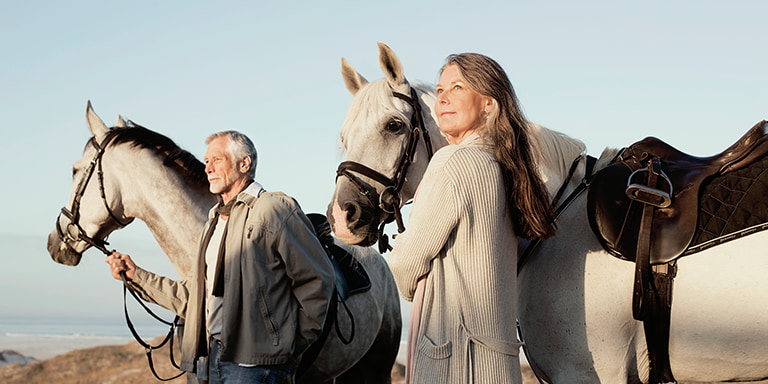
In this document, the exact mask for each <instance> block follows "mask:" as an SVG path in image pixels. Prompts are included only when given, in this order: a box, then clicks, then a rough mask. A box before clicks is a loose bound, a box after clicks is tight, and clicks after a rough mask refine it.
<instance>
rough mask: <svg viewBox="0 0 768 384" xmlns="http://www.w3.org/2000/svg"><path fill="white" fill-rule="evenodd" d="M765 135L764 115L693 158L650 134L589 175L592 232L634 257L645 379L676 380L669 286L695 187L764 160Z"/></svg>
mask: <svg viewBox="0 0 768 384" xmlns="http://www.w3.org/2000/svg"><path fill="white" fill-rule="evenodd" d="M766 133H768V123H767V122H766V121H765V120H764V121H761V122H759V123H757V124H756V125H755V126H754V127H752V129H750V130H749V131H747V133H746V134H745V135H744V136H743V137H742V138H741V139H739V140H738V141H737V142H736V143H734V144H733V145H731V146H730V147H729V148H728V149H726V150H725V151H723V152H721V153H720V154H717V155H715V156H710V157H696V156H691V155H688V154H685V153H683V152H681V151H679V150H677V149H675V148H673V147H672V146H670V145H669V144H667V143H665V142H663V141H661V140H659V139H657V138H655V137H648V138H646V139H644V140H641V141H639V142H637V143H634V144H632V145H631V146H629V147H628V148H625V149H624V150H623V151H622V152H621V153H620V154H619V156H618V157H617V158H616V160H615V161H614V162H613V163H612V164H611V165H609V166H607V167H605V168H604V169H602V170H601V171H599V172H598V173H597V174H596V175H594V176H593V178H592V183H591V184H590V187H589V192H588V195H587V215H588V218H589V224H590V226H591V227H592V231H593V232H594V233H595V235H596V236H597V238H598V239H599V240H600V243H601V244H602V245H603V247H604V248H605V249H606V250H608V251H609V252H610V253H611V254H613V255H615V256H617V257H619V258H621V259H625V260H629V261H632V262H634V263H635V277H634V288H633V296H632V314H633V316H634V318H635V319H637V320H640V321H642V322H643V329H644V331H645V339H646V343H647V346H648V360H649V366H650V375H649V383H666V382H674V381H675V379H674V376H673V375H672V370H671V365H670V362H669V325H670V315H671V308H672V286H673V282H674V278H675V275H676V274H677V265H676V260H677V258H679V257H681V256H682V255H683V254H684V253H685V252H686V250H687V249H688V248H689V246H690V245H691V242H692V240H693V238H694V234H695V233H696V232H697V226H698V225H697V222H698V220H699V205H700V202H699V200H700V191H701V190H702V189H703V186H705V185H706V184H707V183H708V182H709V181H710V180H712V179H713V178H715V177H720V176H723V175H726V174H728V173H731V172H734V171H738V170H741V169H743V168H745V167H747V166H748V165H750V164H752V163H755V162H756V161H758V160H760V159H763V158H764V157H765V156H766V154H768V136H767V135H766Z"/></svg>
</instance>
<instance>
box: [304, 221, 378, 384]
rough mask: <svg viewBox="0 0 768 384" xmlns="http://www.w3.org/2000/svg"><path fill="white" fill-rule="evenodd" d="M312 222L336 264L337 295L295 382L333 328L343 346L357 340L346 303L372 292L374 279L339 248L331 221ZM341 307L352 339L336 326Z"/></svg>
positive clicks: (305, 354)
mask: <svg viewBox="0 0 768 384" xmlns="http://www.w3.org/2000/svg"><path fill="white" fill-rule="evenodd" d="M307 217H308V218H309V221H310V222H312V227H313V229H314V230H315V236H317V239H318V240H319V241H320V244H322V245H323V248H325V252H326V253H327V254H328V258H329V259H330V260H331V264H333V269H334V272H335V275H336V289H335V292H334V295H335V296H336V299H335V300H331V303H330V305H329V306H328V313H327V314H326V316H325V322H324V323H323V330H322V332H321V333H320V337H319V338H318V339H317V340H316V341H315V342H314V343H312V345H310V346H309V348H308V349H307V350H306V351H305V352H304V354H303V355H302V356H301V361H300V362H299V366H298V367H296V378H300V377H302V376H303V375H304V374H305V373H306V372H307V370H308V369H309V367H310V366H311V365H312V364H313V363H314V362H315V360H316V359H317V357H318V355H319V354H320V350H321V349H323V346H324V345H325V342H326V341H327V340H328V335H329V334H330V333H331V328H332V327H333V326H334V324H335V327H336V335H337V337H338V338H339V339H340V340H341V342H342V343H344V344H349V343H351V342H352V339H354V337H355V321H354V317H353V316H352V312H350V310H349V308H347V306H346V304H345V301H346V300H347V298H348V297H349V296H350V295H354V294H357V293H362V292H366V291H368V290H369V289H371V279H370V278H369V277H368V273H367V272H366V271H365V268H363V265H362V264H360V262H359V261H357V259H355V258H354V256H352V255H351V254H350V253H349V252H347V251H346V250H345V249H344V248H342V247H339V246H338V245H336V244H335V243H334V241H333V236H332V235H331V226H330V224H328V219H327V218H326V217H325V215H322V214H319V213H310V214H307ZM339 304H341V305H342V306H343V307H344V309H346V312H347V316H349V320H350V322H351V324H352V328H351V332H350V334H349V339H345V338H344V336H343V335H342V332H341V330H340V329H339V323H338V322H336V321H335V320H336V316H337V315H338V307H339Z"/></svg>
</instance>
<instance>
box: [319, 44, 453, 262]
mask: <svg viewBox="0 0 768 384" xmlns="http://www.w3.org/2000/svg"><path fill="white" fill-rule="evenodd" d="M378 46H379V64H380V66H381V69H382V71H383V72H384V75H385V77H384V78H382V79H379V80H377V81H374V82H368V81H367V80H366V79H365V78H364V77H363V76H361V75H360V74H359V73H358V72H357V71H356V70H355V69H354V68H353V67H352V65H351V64H349V62H347V60H346V59H343V58H342V61H341V72H342V76H343V78H344V82H345V84H346V87H347V89H348V90H349V92H350V93H351V94H352V95H353V96H354V98H353V100H352V104H351V105H350V107H349V110H348V112H347V116H346V118H345V119H344V124H343V126H342V129H341V145H342V147H343V149H344V150H345V151H346V155H345V158H344V162H342V163H341V165H340V166H339V169H338V171H337V179H336V189H335V191H334V194H333V198H332V200H331V203H330V204H329V205H328V212H327V216H328V219H329V221H330V223H331V226H332V228H333V231H334V233H335V234H336V237H337V238H338V239H339V240H341V241H343V242H345V243H347V244H353V245H363V246H370V245H372V244H374V243H375V242H376V241H377V240H379V239H380V237H381V236H382V228H383V224H385V223H388V222H391V221H393V220H397V221H398V225H399V227H400V228H402V219H401V217H400V213H399V210H400V208H401V207H402V206H403V205H404V204H406V203H407V202H408V201H409V200H410V199H411V198H413V196H414V194H415V193H416V188H417V186H418V184H419V182H420V181H421V177H422V176H423V174H424V172H425V170H426V167H427V164H428V162H429V158H430V157H431V154H432V152H433V148H434V150H436V149H437V148H440V147H442V146H445V145H446V144H447V141H446V140H445V138H444V137H443V136H442V135H441V134H440V131H439V129H438V128H437V123H436V118H435V116H434V112H433V106H434V102H435V95H434V93H433V92H432V91H431V89H428V88H426V87H423V86H415V85H411V84H410V83H409V82H408V81H407V80H406V78H405V75H404V72H403V66H402V64H401V63H400V59H398V57H397V56H396V55H395V53H394V52H393V51H392V49H391V48H389V47H388V46H387V45H386V44H383V43H379V44H378ZM380 248H381V247H380Z"/></svg>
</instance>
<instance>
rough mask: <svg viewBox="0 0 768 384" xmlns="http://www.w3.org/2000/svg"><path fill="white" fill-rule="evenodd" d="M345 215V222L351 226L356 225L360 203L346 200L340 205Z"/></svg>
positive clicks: (358, 218)
mask: <svg viewBox="0 0 768 384" xmlns="http://www.w3.org/2000/svg"><path fill="white" fill-rule="evenodd" d="M341 208H342V209H343V210H344V212H346V216H347V224H348V225H349V226H351V227H355V226H357V225H356V224H357V222H358V221H359V220H360V212H361V210H360V204H358V203H356V202H346V203H344V205H343V206H342V207H341Z"/></svg>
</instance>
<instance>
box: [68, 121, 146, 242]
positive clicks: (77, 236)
mask: <svg viewBox="0 0 768 384" xmlns="http://www.w3.org/2000/svg"><path fill="white" fill-rule="evenodd" d="M114 137H115V135H110V136H108V137H107V138H105V139H104V142H103V143H101V144H99V143H97V142H96V139H95V137H94V138H93V139H92V140H91V141H90V144H91V145H92V146H93V147H94V148H96V154H95V155H93V159H92V160H91V162H90V164H88V168H87V169H86V170H85V175H84V176H83V178H82V179H80V183H79V184H78V185H77V189H76V190H75V197H74V198H73V199H72V205H71V207H70V208H67V207H63V208H61V213H60V214H59V216H58V217H57V218H56V230H57V231H58V232H59V236H60V237H61V241H62V242H63V243H64V244H66V245H67V247H68V248H69V249H70V250H72V251H73V252H75V253H80V252H77V251H76V248H75V246H74V243H77V242H78V241H83V242H85V243H88V244H89V245H91V246H93V247H94V248H96V249H98V250H99V251H101V252H102V253H104V254H105V255H107V256H109V255H110V254H111V253H112V252H110V251H109V250H107V248H106V246H107V245H109V243H108V242H107V241H106V239H96V238H93V237H91V236H89V235H88V234H87V233H86V232H85V230H84V229H83V227H82V226H80V200H81V199H82V198H83V195H85V188H87V187H88V183H89V182H90V180H91V177H92V176H93V174H94V172H96V174H97V179H98V181H99V191H100V192H101V200H102V201H103V202H104V207H105V208H106V209H107V213H109V216H110V217H111V218H112V220H114V221H115V222H116V223H117V224H118V229H119V228H123V227H125V226H127V225H128V224H130V223H131V222H133V218H129V219H127V220H125V219H123V220H121V219H120V218H118V217H117V215H115V213H114V212H113V211H112V209H111V208H109V202H108V201H107V195H106V193H105V190H104V171H103V170H102V165H101V158H102V157H103V156H104V150H105V149H106V148H107V145H109V143H110V142H111V141H112V140H113V139H114ZM61 215H64V216H65V217H67V218H68V219H69V224H67V228H66V231H64V230H63V229H62V228H61Z"/></svg>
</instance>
